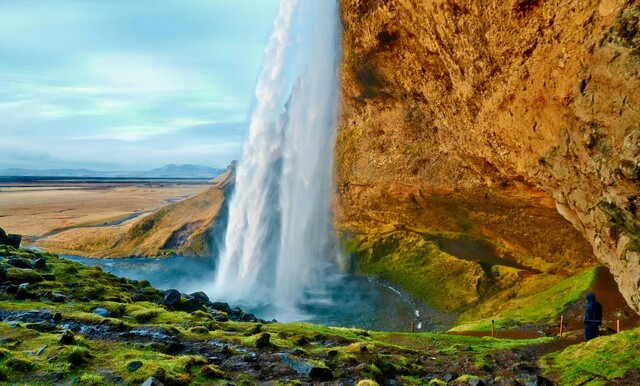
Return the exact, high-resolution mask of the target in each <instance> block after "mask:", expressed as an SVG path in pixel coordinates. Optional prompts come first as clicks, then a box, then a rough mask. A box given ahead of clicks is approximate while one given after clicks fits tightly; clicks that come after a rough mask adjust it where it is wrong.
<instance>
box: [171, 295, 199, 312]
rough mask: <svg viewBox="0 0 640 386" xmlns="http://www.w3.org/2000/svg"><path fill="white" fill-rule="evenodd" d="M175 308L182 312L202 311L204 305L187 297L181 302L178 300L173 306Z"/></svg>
mask: <svg viewBox="0 0 640 386" xmlns="http://www.w3.org/2000/svg"><path fill="white" fill-rule="evenodd" d="M173 307H174V308H175V309H177V310H179V311H184V312H189V313H192V312H196V311H204V310H205V308H204V305H203V304H202V303H201V302H200V301H199V300H197V299H195V298H188V299H187V300H185V301H183V302H178V303H177V305H175V306H173Z"/></svg>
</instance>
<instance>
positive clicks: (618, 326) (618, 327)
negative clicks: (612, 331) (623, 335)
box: [616, 319, 620, 334]
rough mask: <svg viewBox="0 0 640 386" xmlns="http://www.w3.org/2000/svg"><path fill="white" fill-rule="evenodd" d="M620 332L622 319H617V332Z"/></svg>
mask: <svg viewBox="0 0 640 386" xmlns="http://www.w3.org/2000/svg"><path fill="white" fill-rule="evenodd" d="M619 333H620V319H617V320H616V334H619Z"/></svg>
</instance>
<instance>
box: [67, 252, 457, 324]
mask: <svg viewBox="0 0 640 386" xmlns="http://www.w3.org/2000/svg"><path fill="white" fill-rule="evenodd" d="M60 256H61V257H64V258H67V259H69V260H73V261H76V262H79V263H82V264H85V265H88V266H96V265H99V266H101V267H102V269H103V270H105V271H107V272H111V273H113V274H114V275H117V276H123V277H127V278H130V279H135V280H143V279H146V280H149V282H151V284H152V285H153V286H154V287H156V288H159V289H164V290H166V289H170V288H175V289H177V290H179V291H181V292H186V293H191V292H195V291H200V290H202V289H203V288H206V287H207V283H209V282H210V281H211V280H212V279H211V278H212V275H213V274H212V272H213V269H214V267H213V264H212V263H210V262H206V261H203V260H202V259H199V258H189V257H184V256H174V257H169V258H162V259H150V258H128V259H89V258H84V257H79V256H69V255H60ZM209 295H210V296H211V294H209ZM211 300H212V301H221V300H222V301H223V299H214V298H212V299H211ZM231 306H232V307H234V306H239V307H240V308H242V309H243V310H244V311H245V312H251V313H254V314H255V315H256V316H257V317H259V318H261V319H266V320H270V319H272V318H273V315H276V314H277V315H280V318H279V319H278V320H279V321H281V322H292V321H304V322H309V323H317V324H323V325H328V326H336V327H355V328H361V329H365V330H378V331H409V330H410V327H411V323H412V322H413V323H414V326H415V330H416V331H439V330H445V329H447V328H448V327H449V326H450V324H451V321H452V319H453V318H454V316H455V315H453V314H446V313H441V312H437V311H434V310H432V309H430V308H429V307H427V306H426V305H423V304H421V303H420V302H418V301H416V300H415V299H413V298H412V297H411V296H410V295H408V294H406V293H404V292H403V291H400V290H397V289H395V288H392V287H391V286H389V285H386V284H385V283H381V282H379V281H377V280H374V279H370V278H364V277H359V276H355V275H351V274H337V273H335V274H333V275H330V276H329V277H328V278H327V279H326V283H325V290H323V291H322V292H320V293H315V294H306V296H305V300H304V301H303V302H302V303H301V304H299V306H298V308H297V310H298V311H297V312H296V313H289V314H288V315H286V316H285V317H284V318H283V316H282V312H276V310H274V309H272V308H271V307H269V306H256V305H252V304H242V303H240V304H231Z"/></svg>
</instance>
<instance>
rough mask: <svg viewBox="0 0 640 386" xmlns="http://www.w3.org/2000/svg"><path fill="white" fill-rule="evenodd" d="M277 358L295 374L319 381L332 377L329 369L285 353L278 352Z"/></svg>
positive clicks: (328, 379)
mask: <svg viewBox="0 0 640 386" xmlns="http://www.w3.org/2000/svg"><path fill="white" fill-rule="evenodd" d="M278 358H279V359H280V361H281V362H282V363H284V364H285V365H287V366H289V367H290V368H291V369H292V370H293V371H294V372H295V373H296V374H298V375H301V376H305V377H309V378H312V379H317V380H320V381H330V380H332V379H333V373H332V372H331V369H329V368H327V367H322V366H317V365H314V364H312V363H309V362H305V361H301V360H296V359H293V358H291V357H289V356H288V355H286V354H279V355H278Z"/></svg>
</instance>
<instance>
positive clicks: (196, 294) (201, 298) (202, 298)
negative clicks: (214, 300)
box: [189, 291, 209, 304]
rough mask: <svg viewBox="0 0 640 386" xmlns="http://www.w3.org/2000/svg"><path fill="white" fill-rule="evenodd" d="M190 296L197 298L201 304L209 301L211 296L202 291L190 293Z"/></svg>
mask: <svg viewBox="0 0 640 386" xmlns="http://www.w3.org/2000/svg"><path fill="white" fill-rule="evenodd" d="M189 296H190V297H192V298H194V299H196V300H197V301H198V302H200V303H201V304H206V303H209V296H207V294H205V293H204V292H202V291H198V292H194V293H192V294H189Z"/></svg>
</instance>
